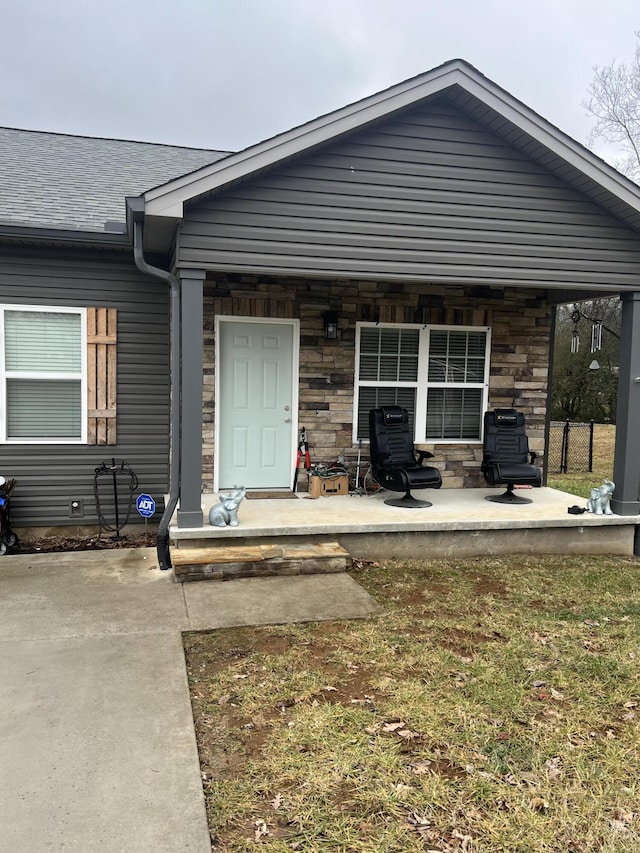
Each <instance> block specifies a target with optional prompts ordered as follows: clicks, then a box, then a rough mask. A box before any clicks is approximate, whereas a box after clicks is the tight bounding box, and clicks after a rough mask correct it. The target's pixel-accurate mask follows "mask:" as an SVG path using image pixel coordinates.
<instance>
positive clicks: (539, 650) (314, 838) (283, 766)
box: [185, 557, 640, 853]
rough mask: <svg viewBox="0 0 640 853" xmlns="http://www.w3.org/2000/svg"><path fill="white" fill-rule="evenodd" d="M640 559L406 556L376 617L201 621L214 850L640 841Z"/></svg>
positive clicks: (373, 581)
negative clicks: (283, 622) (253, 623)
mask: <svg viewBox="0 0 640 853" xmlns="http://www.w3.org/2000/svg"><path fill="white" fill-rule="evenodd" d="M639 567H640V563H638V561H637V560H634V559H621V558H616V559H612V558H607V557H593V558H585V557H580V558H564V557H563V558H554V557H541V558H535V557H517V558H478V559H467V560H455V561H445V560H438V561H426V560H425V561H419V562H389V563H385V564H380V565H377V564H376V565H371V566H364V567H363V568H361V569H359V570H358V571H355V572H354V573H353V574H354V577H356V579H357V580H358V581H359V582H360V583H361V584H362V585H363V586H364V587H365V588H366V589H367V590H368V591H369V592H370V593H371V594H372V595H373V596H374V597H375V598H376V599H377V600H378V601H380V602H381V603H382V604H383V605H384V607H385V608H386V610H385V613H384V615H382V616H381V617H378V618H376V619H371V620H364V621H354V622H340V623H319V624H306V625H300V624H298V625H290V626H277V627H268V628H258V629H234V630H224V631H215V632H211V633H199V634H190V635H187V636H186V637H185V649H186V655H187V663H188V672H189V683H190V689H191V695H192V703H193V709H194V716H195V721H196V732H197V738H198V744H199V750H200V757H201V768H202V777H203V780H204V790H205V796H206V802H207V811H208V818H209V824H210V829H211V835H212V839H213V842H212V843H213V849H214V850H218V851H256V850H258V849H260V850H264V851H283V853H284V851H291V850H298V851H344V852H345V853H347V851H349V853H351V851H354V853H358V851H366V853H389V851H397V852H398V853H412V851H416V853H417V851H421V853H425V851H440V853H448V852H449V851H468V853H542V851H545V853H548V851H557V852H558V853H561V852H562V853H566V851H580V853H587V851H598V853H614V851H615V853H626V851H628V853H637V851H638V850H640V817H638V815H637V812H638V810H639V803H640V726H639V722H640V670H639V663H640V621H639V619H638V617H639V616H640V583H639V582H638V570H639Z"/></svg>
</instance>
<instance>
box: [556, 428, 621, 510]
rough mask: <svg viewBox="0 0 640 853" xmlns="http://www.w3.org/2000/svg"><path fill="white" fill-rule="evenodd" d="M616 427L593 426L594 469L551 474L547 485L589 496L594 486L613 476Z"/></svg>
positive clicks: (584, 496) (574, 493) (573, 493)
mask: <svg viewBox="0 0 640 853" xmlns="http://www.w3.org/2000/svg"><path fill="white" fill-rule="evenodd" d="M615 440H616V428H615V426H613V425H612V424H595V425H594V428H593V471H591V472H589V471H578V472H572V471H569V472H568V473H567V474H549V476H548V477H547V485H548V486H551V488H553V489H560V490H561V491H563V492H569V494H572V495H579V496H580V497H583V498H588V497H589V494H590V492H591V489H592V488H593V486H599V485H600V484H601V483H602V481H603V480H604V479H605V478H606V479H607V480H611V479H612V478H613V446H614V444H615Z"/></svg>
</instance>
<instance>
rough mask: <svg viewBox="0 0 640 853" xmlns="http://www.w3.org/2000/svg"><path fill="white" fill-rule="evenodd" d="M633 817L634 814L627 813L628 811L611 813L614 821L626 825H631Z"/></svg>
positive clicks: (620, 810) (622, 810)
mask: <svg viewBox="0 0 640 853" xmlns="http://www.w3.org/2000/svg"><path fill="white" fill-rule="evenodd" d="M635 816H636V815H635V812H632V811H629V809H616V810H615V812H614V813H613V817H614V820H619V821H622V823H626V824H630V823H633V821H634V819H635Z"/></svg>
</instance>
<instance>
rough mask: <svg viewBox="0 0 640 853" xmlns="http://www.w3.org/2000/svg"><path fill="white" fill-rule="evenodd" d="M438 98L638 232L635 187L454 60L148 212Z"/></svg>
mask: <svg viewBox="0 0 640 853" xmlns="http://www.w3.org/2000/svg"><path fill="white" fill-rule="evenodd" d="M442 96H446V97H447V99H448V100H449V101H450V102H451V103H452V104H453V105H454V106H455V107H456V108H458V109H460V110H461V111H462V112H464V113H465V114H467V115H468V116H469V117H470V118H472V119H474V120H475V121H477V122H478V123H480V124H482V125H483V126H484V127H486V128H487V129H489V130H491V131H492V132H493V133H495V134H496V135H498V136H500V137H501V138H503V139H505V141H507V142H509V144H511V145H513V147H514V148H517V149H518V150H520V151H522V152H523V153H525V154H526V155H528V156H529V157H531V158H532V159H533V160H535V161H537V162H538V163H539V164H541V165H542V166H544V168H546V169H547V170H548V171H550V172H551V173H552V174H554V175H555V176H556V177H558V178H560V179H561V180H563V181H564V182H565V183H567V184H568V185H569V186H572V187H573V188H574V189H576V190H578V191H579V192H581V193H582V194H583V195H585V196H586V197H588V198H589V199H590V200H591V201H592V202H594V203H595V204H598V205H600V206H601V207H603V208H604V209H606V210H607V212H608V213H610V214H611V215H613V216H615V217H616V218H617V219H619V220H621V221H622V222H624V223H625V224H626V225H627V226H629V227H631V228H633V229H634V230H637V231H640V187H638V186H636V185H635V184H634V183H633V182H631V181H629V180H628V179H627V178H625V177H624V176H623V175H621V174H619V173H618V172H616V170H615V169H613V168H611V167H610V166H608V164H606V163H605V162H604V161H603V160H601V159H600V158H599V157H597V156H596V155H595V154H593V153H592V152H591V151H589V150H588V149H586V148H584V147H583V146H582V145H580V144H579V143H578V142H576V141H575V140H573V139H571V138H570V137H569V136H567V135H566V134H564V133H563V132H562V131H560V130H559V129H558V128H556V127H554V126H553V125H552V124H550V123H549V122H547V121H546V120H545V119H543V118H542V117H541V116H539V115H538V114H537V113H535V112H533V110H530V109H529V108H528V107H527V106H525V105H524V104H523V103H521V102H520V101H518V100H517V99H516V98H514V97H513V96H512V95H510V94H509V93H508V92H506V91H505V90H504V89H501V88H500V87H499V86H496V85H495V84H494V83H492V82H491V81H490V80H489V79H488V78H486V77H484V76H483V75H482V74H481V73H480V72H479V71H477V70H476V69H475V68H473V66H471V65H469V64H468V63H466V62H464V61H463V60H459V59H456V60H453V61H451V62H448V63H446V64H444V65H441V66H439V67H438V68H435V69H433V70H432V71H428V72H426V73H425V74H422V75H420V76H418V77H414V78H412V79H410V80H407V81H404V82H403V83H400V84H398V85H396V86H393V87H391V88H390V89H386V90H384V91H383V92H380V93H378V94H376V95H372V96H370V97H368V98H365V99H363V100H362V101H358V102H357V103H355V104H351V105H349V106H347V107H343V108H342V109H340V110H337V111H335V112H333V113H329V114H328V115H326V116H321V117H320V118H318V119H315V120H313V121H311V122H308V123H307V124H305V125H302V126H300V127H297V128H294V129H292V130H290V131H287V132H285V133H282V134H279V135H278V136H275V137H273V138H271V139H268V140H265V141H263V142H261V143H259V144H257V145H254V146H251V147H250V148H247V149H245V150H244V151H240V152H238V153H237V154H231V155H230V156H228V157H225V158H224V159H223V160H221V161H219V162H216V163H212V164H210V165H209V166H206V167H204V168H202V169H199V170H196V171H194V172H192V173H190V174H188V175H184V176H182V177H180V178H177V179H176V180H174V181H170V182H168V183H166V184H164V185H162V186H159V187H155V188H153V189H150V190H148V191H147V192H146V193H144V195H143V198H144V201H145V212H146V215H147V216H151V217H158V218H165V217H171V218H173V219H174V220H176V219H180V218H182V216H183V213H184V205H185V204H187V203H193V202H194V201H196V200H198V199H200V198H203V197H206V196H210V195H213V194H215V193H217V192H220V191H222V190H223V189H226V188H228V187H229V186H230V185H231V184H234V183H237V182H241V181H247V180H251V179H252V178H253V177H255V176H257V175H258V174H260V173H261V172H263V171H265V170H268V169H271V168H274V167H278V166H281V165H283V164H284V163H286V162H287V161H288V160H291V159H293V158H296V157H299V156H302V155H304V154H306V153H308V152H309V151H311V150H313V149H315V148H317V147H318V146H321V145H324V144H326V143H330V142H332V141H336V140H337V139H339V138H341V137H344V136H345V135H347V134H352V133H354V132H357V131H359V130H362V129H364V128H365V127H367V126H369V125H372V124H374V123H378V122H380V121H382V120H384V119H386V118H390V117H391V116H393V115H394V114H396V113H399V112H403V111H405V110H407V109H410V108H412V107H415V106H417V105H418V104H419V103H420V102H424V101H427V100H432V99H434V98H437V97H442Z"/></svg>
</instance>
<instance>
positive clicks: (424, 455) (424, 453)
mask: <svg viewBox="0 0 640 853" xmlns="http://www.w3.org/2000/svg"><path fill="white" fill-rule="evenodd" d="M415 453H416V456H417V457H418V462H419V464H420V465H422V464H423V463H424V460H425V459H433V453H431V452H430V451H429V450H416V451H415Z"/></svg>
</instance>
